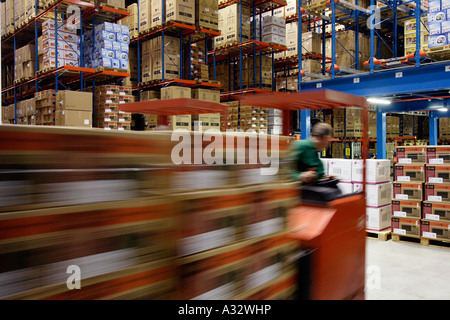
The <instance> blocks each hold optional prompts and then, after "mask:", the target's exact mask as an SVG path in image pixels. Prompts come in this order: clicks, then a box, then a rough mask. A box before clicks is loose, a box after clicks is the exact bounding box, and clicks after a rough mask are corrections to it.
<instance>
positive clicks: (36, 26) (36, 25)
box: [34, 0, 39, 92]
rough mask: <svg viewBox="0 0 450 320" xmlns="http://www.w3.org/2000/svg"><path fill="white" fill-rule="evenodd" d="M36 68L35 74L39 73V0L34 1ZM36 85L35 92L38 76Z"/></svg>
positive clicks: (36, 81)
mask: <svg viewBox="0 0 450 320" xmlns="http://www.w3.org/2000/svg"><path fill="white" fill-rule="evenodd" d="M34 14H35V15H34V54H35V56H34V60H35V61H34V68H35V74H36V75H37V73H38V71H39V58H38V57H39V53H38V50H39V49H38V48H39V46H38V22H37V20H36V17H37V15H38V0H35V2H34ZM34 86H35V90H34V91H35V92H38V91H39V81H38V78H37V77H36V80H35V81H34Z"/></svg>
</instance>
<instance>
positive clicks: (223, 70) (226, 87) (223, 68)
mask: <svg viewBox="0 0 450 320" xmlns="http://www.w3.org/2000/svg"><path fill="white" fill-rule="evenodd" d="M208 66H209V74H210V75H211V76H212V75H214V71H215V75H216V80H217V81H219V82H220V89H221V90H222V91H224V92H228V91H231V90H233V83H231V86H230V74H231V75H232V74H233V68H232V66H231V65H230V64H228V63H220V64H216V69H215V70H214V66H213V65H212V64H210V65H208Z"/></svg>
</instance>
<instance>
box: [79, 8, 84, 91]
mask: <svg viewBox="0 0 450 320" xmlns="http://www.w3.org/2000/svg"><path fill="white" fill-rule="evenodd" d="M80 67H81V68H84V59H83V11H81V10H80ZM80 91H84V86H83V71H81V72H80Z"/></svg>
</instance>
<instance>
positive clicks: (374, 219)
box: [366, 204, 392, 231]
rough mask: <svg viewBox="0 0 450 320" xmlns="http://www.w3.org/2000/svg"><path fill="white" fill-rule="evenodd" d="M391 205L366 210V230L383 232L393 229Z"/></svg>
mask: <svg viewBox="0 0 450 320" xmlns="http://www.w3.org/2000/svg"><path fill="white" fill-rule="evenodd" d="M391 214H392V207H391V204H387V205H385V206H382V207H378V208H371V207H367V208H366V229H367V230H375V231H381V230H385V229H388V228H390V227H391Z"/></svg>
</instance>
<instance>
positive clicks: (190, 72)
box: [188, 36, 216, 80]
mask: <svg viewBox="0 0 450 320" xmlns="http://www.w3.org/2000/svg"><path fill="white" fill-rule="evenodd" d="M191 43H192V37H191V36H189V39H188V46H189V50H188V60H189V66H188V67H189V68H188V70H189V72H188V80H192V75H191V74H192V69H191V68H192V61H191V59H192V54H191ZM215 58H216V54H214V59H215ZM206 59H207V60H208V56H206ZM215 75H216V65H215V64H214V76H215ZM214 80H215V78H214Z"/></svg>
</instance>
